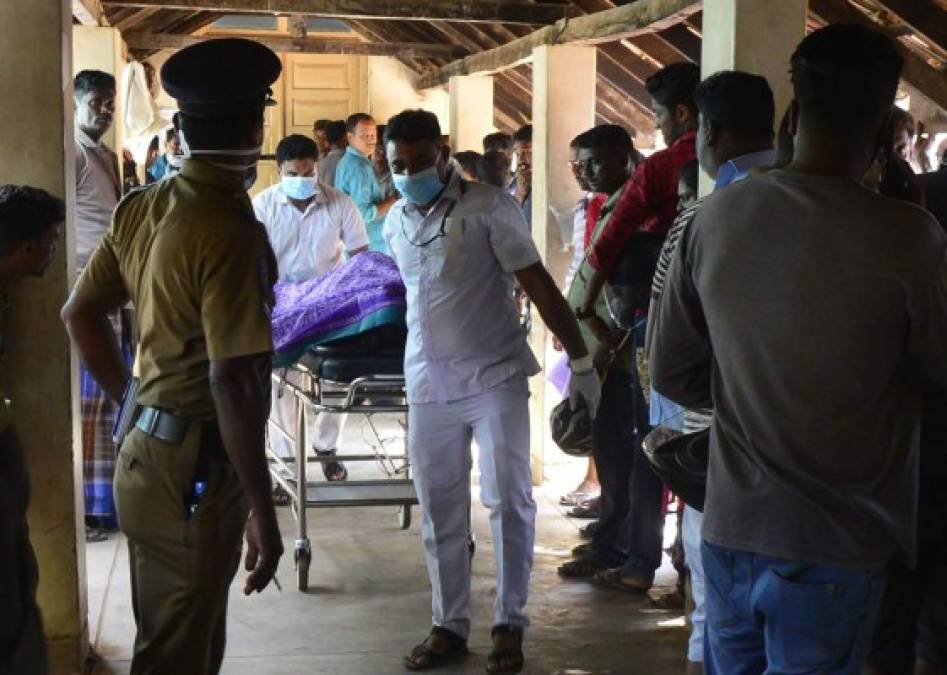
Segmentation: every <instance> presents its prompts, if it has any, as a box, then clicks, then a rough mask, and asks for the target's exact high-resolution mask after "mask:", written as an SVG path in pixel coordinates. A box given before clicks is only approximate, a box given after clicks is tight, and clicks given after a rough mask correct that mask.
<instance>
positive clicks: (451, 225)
mask: <svg viewBox="0 0 947 675" xmlns="http://www.w3.org/2000/svg"><path fill="white" fill-rule="evenodd" d="M384 234H385V239H386V240H387V241H388V244H389V246H390V247H391V253H392V256H393V257H394V259H395V261H396V262H397V263H398V268H399V269H400V270H401V276H402V278H403V279H404V283H405V286H406V287H407V300H408V315H407V318H408V344H407V348H406V353H405V379H406V384H407V389H408V400H409V402H411V403H415V404H417V403H435V402H437V403H444V402H449V401H458V400H461V399H464V398H468V397H470V396H474V395H476V394H480V393H482V392H484V391H488V390H490V389H492V388H494V387H496V386H497V385H499V384H502V383H503V382H505V381H506V380H508V379H509V378H511V377H513V376H514V375H518V374H525V375H535V374H536V373H538V372H539V370H540V369H539V364H538V363H537V361H536V358H535V357H534V356H533V353H532V352H531V351H530V349H529V346H528V345H527V343H526V331H525V329H524V328H523V327H522V326H521V325H520V322H519V315H518V313H517V309H516V305H515V303H514V300H513V273H514V272H517V271H519V270H522V269H524V268H526V267H529V266H530V265H534V264H536V263H538V262H540V260H541V259H540V256H539V251H537V250H536V245H535V244H534V243H533V240H532V239H531V238H530V233H529V228H527V227H526V223H525V221H524V219H523V212H522V210H521V209H520V207H519V205H517V203H516V201H515V200H514V199H513V198H512V197H510V196H509V195H507V194H506V193H505V192H503V191H502V190H499V189H497V188H494V187H490V186H487V185H482V184H476V183H467V182H466V181H462V180H461V179H460V177H459V176H458V175H457V174H456V173H455V174H453V175H452V177H451V179H450V183H449V185H448V187H447V189H446V190H445V191H444V194H443V196H442V197H441V198H440V200H439V201H438V202H437V204H435V206H434V208H432V209H431V211H430V212H429V213H428V214H427V215H426V216H423V215H422V214H421V212H420V211H418V209H417V207H416V206H414V205H413V204H409V203H408V202H407V201H406V200H404V199H401V200H400V201H398V202H396V203H395V205H394V206H393V207H392V208H391V210H390V211H389V212H388V217H387V218H386V220H385V229H384Z"/></svg>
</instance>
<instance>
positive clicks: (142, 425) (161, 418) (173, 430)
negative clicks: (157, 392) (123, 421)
mask: <svg viewBox="0 0 947 675" xmlns="http://www.w3.org/2000/svg"><path fill="white" fill-rule="evenodd" d="M135 426H136V427H137V428H138V429H140V430H141V431H142V432H144V433H146V434H148V435H149V436H151V437H152V438H157V439H158V440H159V441H165V442H166V443H174V444H175V445H178V444H180V443H182V442H183V441H184V437H185V436H187V431H188V429H190V428H191V420H189V419H187V418H185V417H178V416H177V415H174V414H172V413H169V412H167V411H166V410H158V408H152V407H150V406H145V407H143V408H142V409H141V412H140V413H139V414H138V419H137V420H135Z"/></svg>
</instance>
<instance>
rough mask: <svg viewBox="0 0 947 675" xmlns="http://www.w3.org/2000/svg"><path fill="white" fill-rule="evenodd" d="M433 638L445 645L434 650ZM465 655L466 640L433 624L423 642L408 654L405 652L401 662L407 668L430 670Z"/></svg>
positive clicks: (461, 658) (453, 661)
mask: <svg viewBox="0 0 947 675" xmlns="http://www.w3.org/2000/svg"><path fill="white" fill-rule="evenodd" d="M435 640H437V641H440V642H443V643H444V644H445V645H446V647H445V648H443V649H438V650H435V649H434V642H435ZM466 656H467V640H465V639H464V638H462V637H460V636H459V635H457V633H454V632H452V631H449V630H447V629H446V628H442V627H441V626H434V627H432V628H431V633H430V634H429V635H428V636H427V638H426V639H425V640H424V642H422V643H421V644H419V645H418V646H416V647H415V648H414V649H412V650H411V653H410V654H406V655H405V657H404V659H403V661H402V662H403V663H404V667H405V668H407V669H408V670H412V671H419V670H431V669H432V668H441V667H442V666H448V665H451V664H452V663H457V662H458V661H462V660H463V659H464V658H465V657H466Z"/></svg>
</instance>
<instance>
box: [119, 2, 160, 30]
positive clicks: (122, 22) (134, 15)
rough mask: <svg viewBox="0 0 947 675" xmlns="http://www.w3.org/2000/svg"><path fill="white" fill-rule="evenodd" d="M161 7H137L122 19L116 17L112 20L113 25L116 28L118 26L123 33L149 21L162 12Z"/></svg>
mask: <svg viewBox="0 0 947 675" xmlns="http://www.w3.org/2000/svg"><path fill="white" fill-rule="evenodd" d="M160 11H161V10H160V9H155V8H154V7H147V8H145V9H136V10H133V11H132V12H131V13H130V14H128V15H125V16H123V17H122V18H121V19H116V20H115V21H112V25H113V26H115V28H118V29H119V30H120V31H122V33H124V32H125V31H127V30H129V29H130V28H134V27H135V26H138V25H140V24H143V23H144V22H146V21H148V19H150V18H151V17H153V16H154V15H155V14H157V13H158V12H160Z"/></svg>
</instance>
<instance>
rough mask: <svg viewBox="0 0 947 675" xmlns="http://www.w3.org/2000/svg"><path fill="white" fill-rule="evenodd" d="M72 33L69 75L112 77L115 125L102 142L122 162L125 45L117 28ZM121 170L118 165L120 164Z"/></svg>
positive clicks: (86, 28) (81, 28)
mask: <svg viewBox="0 0 947 675" xmlns="http://www.w3.org/2000/svg"><path fill="white" fill-rule="evenodd" d="M72 30H73V33H72V39H73V43H72V73H73V75H75V74H76V73H78V72H79V71H80V70H101V71H102V72H103V73H108V74H109V75H113V76H114V77H115V82H116V92H115V93H116V98H115V122H114V124H112V128H111V129H109V130H108V132H106V134H105V136H103V139H102V140H103V141H104V142H105V144H106V145H107V146H109V147H110V148H112V150H114V151H115V152H116V153H118V155H119V159H121V154H122V153H121V147H122V141H123V134H122V113H121V110H122V107H121V103H122V101H121V81H122V70H123V69H124V67H125V62H126V61H125V43H124V41H123V40H122V34H121V33H120V32H119V31H118V29H117V28H106V27H102V26H73V29H72ZM119 166H121V162H119Z"/></svg>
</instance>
